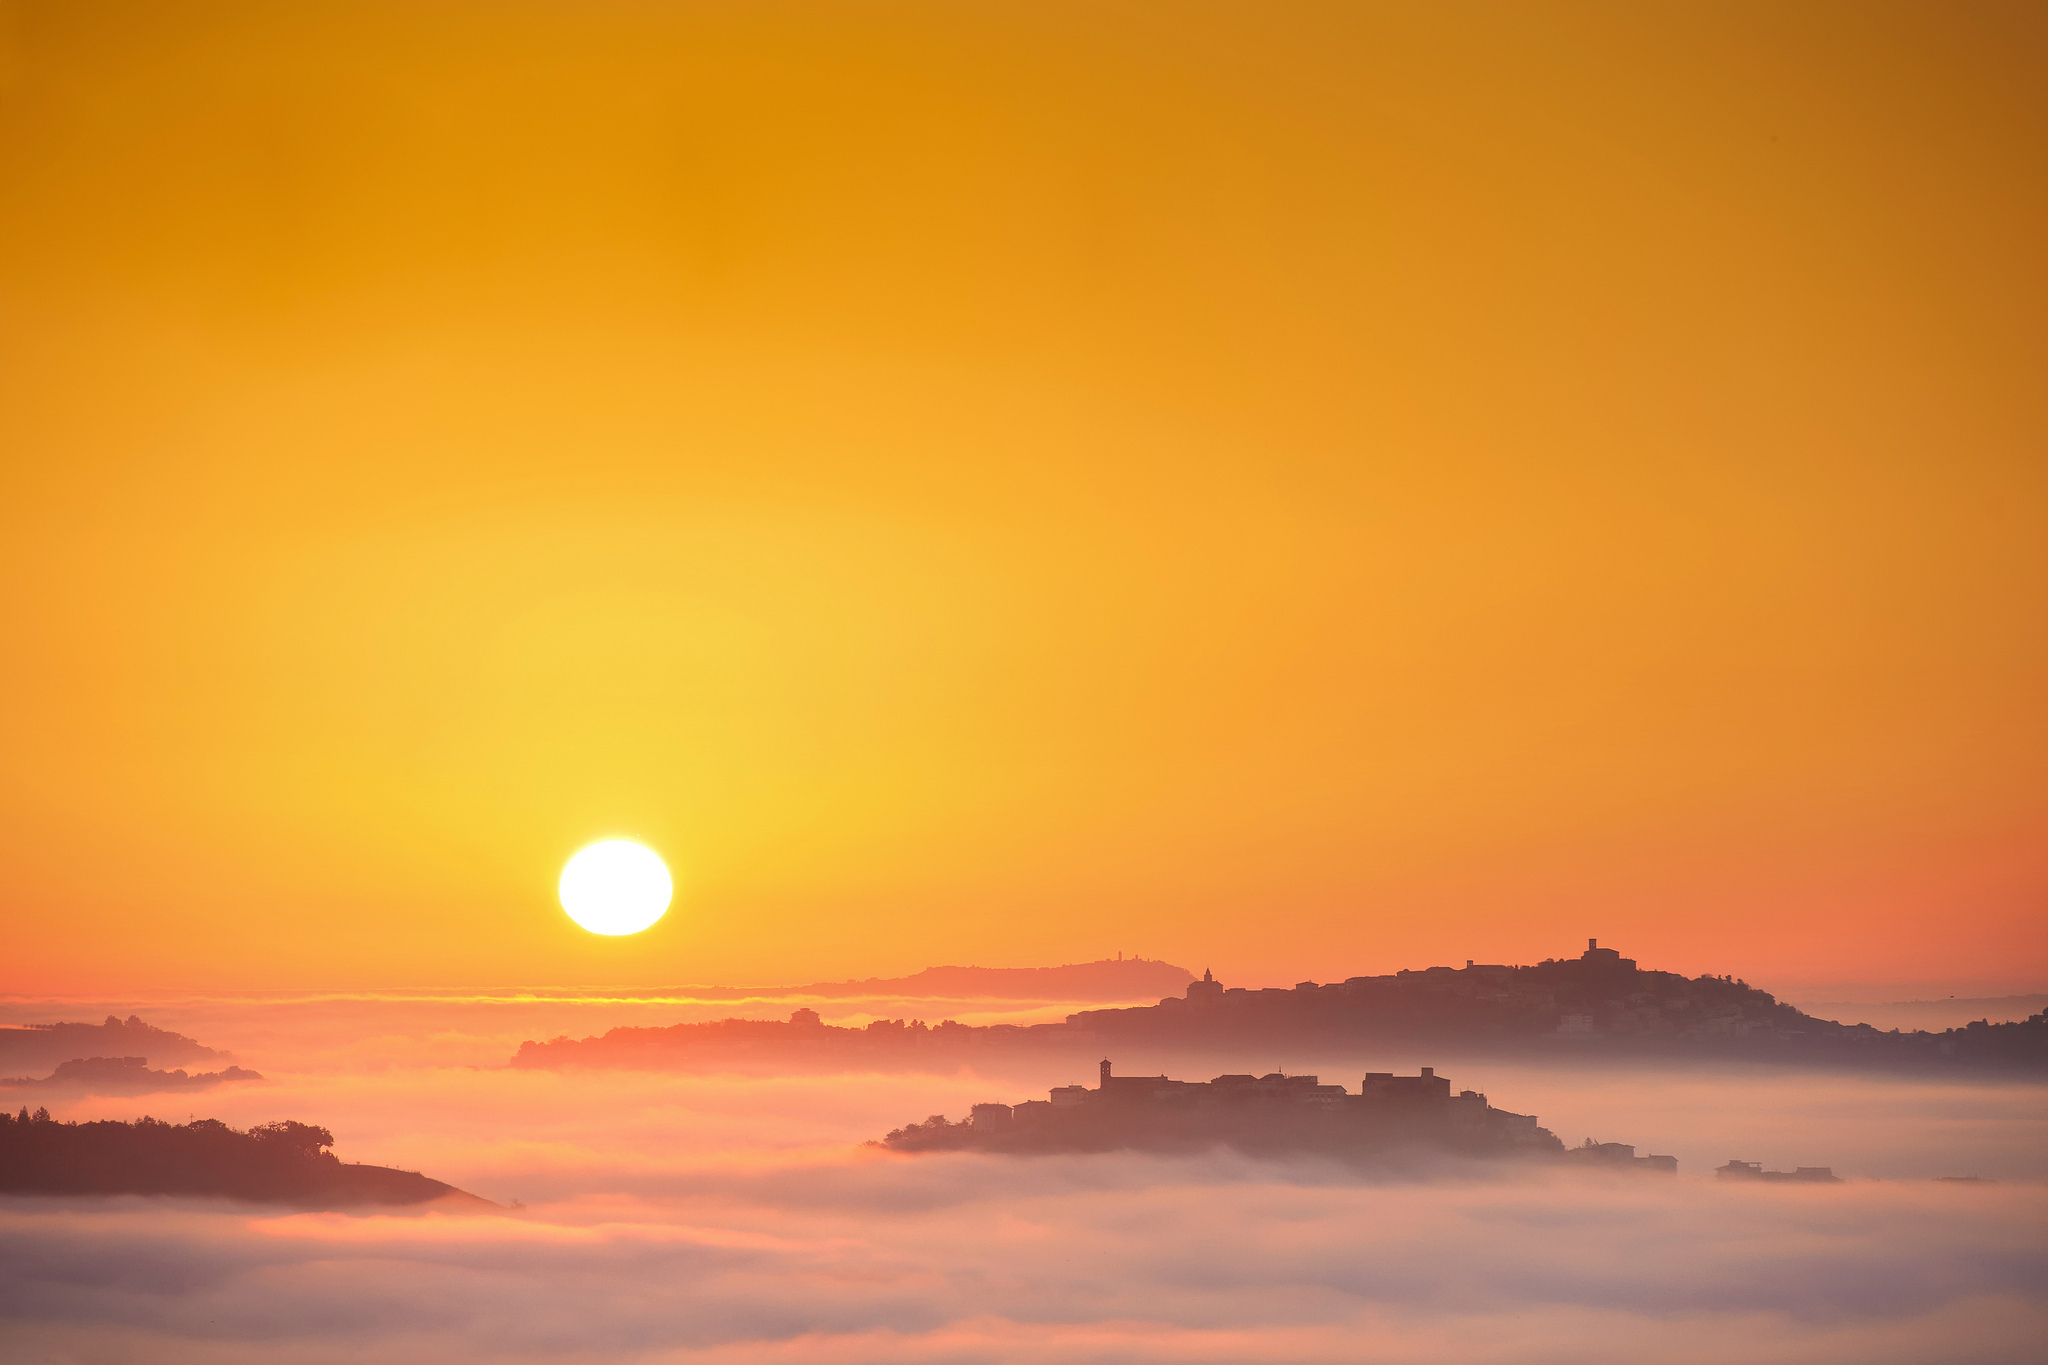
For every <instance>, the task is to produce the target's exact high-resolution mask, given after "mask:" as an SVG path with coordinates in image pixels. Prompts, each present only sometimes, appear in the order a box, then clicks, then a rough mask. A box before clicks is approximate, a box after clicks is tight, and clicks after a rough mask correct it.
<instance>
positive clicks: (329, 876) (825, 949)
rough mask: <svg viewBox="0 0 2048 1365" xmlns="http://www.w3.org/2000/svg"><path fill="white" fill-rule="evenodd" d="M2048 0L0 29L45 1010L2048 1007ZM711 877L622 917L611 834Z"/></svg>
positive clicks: (710, 11)
mask: <svg viewBox="0 0 2048 1365" xmlns="http://www.w3.org/2000/svg"><path fill="white" fill-rule="evenodd" d="M2044 70H2048V11H2044V10H2043V9H2042V8H2041V7H2039V6H2037V5H2026V4H2010V5H1997V4H1958V5H1924V4H1923V5H1904V6H1900V5H1884V4H1874V3H1853V4H1840V5H1828V4H1803V5H1796V6H1786V5H1780V4H1754V5H1742V4H1712V5H1684V4H1658V5H1640V4H1614V5H1593V6H1572V5H1507V4H1492V5H1436V4H1420V3H1417V4H1356V3H1341V4H1339V3H1331V4H1267V3H1256V4H1255V3H1244V4H1234V5H1213V4H1173V5H1162V4H1151V3H1124V4H1109V3H1087V4H1058V3H1053V4H1048V3H1044V2H1043V0H1031V2H1030V3H1016V4H995V3H977V4H863V3H830V4H793V3H749V4H741V3H716V4H685V3H673V4H657V3H625V2H623V0H621V2H619V3H578V4H570V3H560V4H543V3H525V4H483V3H470V4H449V3H398V2H397V0H393V3H388V4H328V5H318V6H299V5H288V6H278V5H271V4H246V5H244V4H224V3H211V4H210V3H192V4H182V5H176V6H169V5H154V4H142V3H134V4H121V5H106V4H95V3H82V2H80V0H67V2H66V3H30V4H19V3H17V4H11V5H6V6H5V7H4V8H0V639H4V645H0V746H4V755H5V757H4V760H0V920H4V925H5V938H6V947H5V952H4V953H0V960H4V963H5V966H4V969H0V989H4V990H8V991H15V992H20V991H44V990H48V991H64V992H74V991H83V990H88V989H100V988H108V987H114V986H121V987H129V988H133V987H146V986H163V987H167V988H168V987H173V986H176V987H209V988H216V987H217V988H269V987H279V986H293V987H298V986H319V985H347V984H369V983H379V984H392V983H480V982H497V983H507V982H510V983H534V984H539V983H562V982H658V983H678V982H693V981H694V982H710V981H733V980H742V981H756V982H774V981H804V980H811V979H816V978H818V977H821V976H833V977H837V976H866V975H871V974H877V973H886V974H893V973H896V972H899V971H906V970H914V969H916V968H918V967H922V966H925V965H927V964H930V963H934V962H942V961H943V962H982V963H989V964H1031V963H1050V962H1060V961H1072V960H1080V959H1085V958H1091V957H1097V956H1102V955H1105V954H1108V953H1111V952H1114V951H1116V950H1118V949H1122V950H1125V951H1130V952H1143V953H1145V954H1146V955H1148V956H1165V957H1169V958H1171V959H1172V960H1175V961H1179V962H1182V963H1184V964H1186V965H1189V966H1192V967H1195V968H1196V969H1197V970H1199V969H1200V968H1201V967H1203V966H1214V967H1216V968H1217V969H1218V971H1219V973H1224V974H1228V975H1229V976H1231V977H1232V979H1234V980H1239V981H1246V982H1249V983H1252V984H1270V983H1285V982H1291V981H1293V980H1295V979H1298V978H1301V977H1318V978H1330V977H1341V976H1345V975H1350V974H1353V973H1357V972H1364V971H1380V970H1390V969H1392V968H1394V967H1399V966H1420V965H1427V964H1428V963H1430V962H1439V961H1462V960H1463V959H1464V958H1466V957H1477V958H1479V959H1481V960H1494V961H1533V960H1535V959H1537V958H1539V957H1542V956H1546V955H1550V954H1552V953H1555V952H1559V951H1566V950H1570V949H1572V948H1573V947H1574V946H1575V945H1576V944H1578V943H1579V942H1580V941H1581V940H1582V939H1583V937H1584V936H1585V935H1587V934H1599V935H1600V936H1601V937H1602V938H1603V939H1604V940H1607V941H1609V942H1613V943H1615V944H1618V945H1619V946H1622V947H1624V948H1625V949H1628V950H1631V951H1633V952H1635V953H1636V954H1637V955H1638V956H1639V957H1640V958H1642V959H1643V961H1644V962H1645V965H1659V966H1670V967H1677V968H1683V969H1686V970H1690V971H1709V970H1711V971H1730V972H1735V973H1737V974H1740V975H1744V976H1747V977H1748V978H1749V979H1751V980H1752V981H1755V982H1757V983H1758V984H1763V985H1766V986H1779V985H1783V984H1785V983H1790V982H1795V981H1796V982H1813V983H1826V982H1835V981H1845V982H1846V981H1957V982H1965V981H1967V982H1995V983H2001V984H2009V985H2010V986H2011V987H2012V988H2014V989H2018V988H2022V987H2026V986H2032V987H2034V988H2036V989H2038V988H2040V987H2041V986H2042V985H2043V984H2048V941H2044V934H2043V931H2042V924H2043V912H2044V909H2048V704H2044V703H2048V385H2044V375H2048V348H2044V340H2048V251H2044V249H2043V244H2044V243H2048V80H2044V79H2043V72H2044ZM617 836H624V837H634V838H639V839H642V840H644V841H646V842H648V843H650V844H651V845H653V846H654V847H656V848H657V849H659V850H660V851H661V852H662V853H663V854H664V855H665V856H666V857H668V859H669V861H670V863H671V865H672V867H673V868H674V869H675V871H676V874H677V879H678V882H679V884H680V886H681V887H682V896H681V898H680V899H679V901H678V905H677V907H676V909H675V910H673V911H672V912H671V913H670V915H669V917H668V918H667V919H666V920H664V921H663V922H662V924H661V925H659V926H657V928H655V929H653V930H650V931H649V932H648V933H646V934H644V935H641V936H638V937H636V938H631V939H620V940H600V939H596V938H593V937H592V936H589V935H586V934H584V933H582V932H581V931H580V930H577V929H576V928H575V927H574V926H573V925H572V924H570V923H569V921H568V920H567V919H566V918H565V917H564V916H563V915H562V914H561V912H560V911H559V909H558V908H557V907H556V906H555V904H554V899H553V888H554V879H555V876H556V874H557V872H558V871H559V869H560V866H561V864H562V862H563V860H564V859H565V858H566V857H567V856H568V855H569V854H570V853H571V852H573V851H574V850H575V849H576V848H577V847H579V846H581V845H582V844H584V843H587V842H589V841H591V840H594V839H598V838H604V837H617Z"/></svg>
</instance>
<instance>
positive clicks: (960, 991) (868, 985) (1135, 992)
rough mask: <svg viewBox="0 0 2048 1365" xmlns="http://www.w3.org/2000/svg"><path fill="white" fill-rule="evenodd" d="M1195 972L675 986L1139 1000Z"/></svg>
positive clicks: (1106, 962)
mask: <svg viewBox="0 0 2048 1365" xmlns="http://www.w3.org/2000/svg"><path fill="white" fill-rule="evenodd" d="M1194 979H1195V974H1194V973H1193V972H1191V971H1189V970H1188V969H1187V968H1185V967H1176V966H1175V965H1174V964H1172V963H1171V962H1160V961H1155V960H1152V959H1149V958H1142V957H1107V958H1103V959H1102V960H1100V961H1098V962H1075V963H1069V964H1067V965H1065V966H1061V967H927V968H925V969H924V970H923V971H921V972H918V973H915V974H914V975H911V976H871V977H869V978H867V979H866V980H864V981H816V982H813V983H811V984H810V985H808V986H676V987H672V988H669V989H670V991H671V992H672V993H674V994H678V995H682V994H687V995H691V996H694V997H696V998H697V999H700V1000H743V999H746V998H748V997H750V996H791V995H810V996H817V997H819V998H821V999H844V998H847V997H853V996H867V995H892V996H902V997H906V998H910V999H920V998H925V997H930V998H934V999H962V998H966V999H983V998H985V999H990V1000H1137V999H1142V998H1144V997H1146V996H1154V995H1158V994H1160V993H1161V992H1163V991H1178V990H1181V989H1183V988H1184V987H1185V986H1186V985H1187V984H1188V983H1189V982H1190V981H1193V980H1194Z"/></svg>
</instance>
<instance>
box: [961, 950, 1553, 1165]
mask: <svg viewBox="0 0 2048 1365" xmlns="http://www.w3.org/2000/svg"><path fill="white" fill-rule="evenodd" d="M1196 984H1198V985H1199V984H1200V983H1199V982H1198V983H1196ZM1062 1115H1073V1116H1075V1117H1076V1118H1081V1117H1084V1116H1085V1117H1086V1118H1088V1119H1092V1120H1096V1121H1110V1122H1114V1121H1115V1120H1117V1119H1119V1118H1124V1119H1135V1120H1145V1121H1152V1122H1157V1121H1159V1120H1162V1119H1164V1120H1168V1121H1171V1119H1172V1118H1173V1117H1174V1116H1176V1115H1182V1116H1186V1117H1187V1118H1188V1119H1190V1120H1191V1121H1193V1122H1194V1123H1195V1124H1196V1125H1197V1126H1199V1124H1200V1122H1201V1120H1202V1119H1203V1118H1204V1117H1210V1118H1224V1119H1233V1120H1237V1121H1239V1122H1240V1123H1243V1122H1247V1121H1248V1122H1250V1123H1252V1124H1255V1125H1262V1126H1266V1127H1274V1128H1284V1127H1286V1126H1288V1125H1290V1124H1297V1123H1302V1122H1306V1123H1308V1124H1310V1125H1312V1126H1318V1127H1327V1125H1318V1124H1317V1123H1316V1121H1317V1120H1318V1119H1319V1118H1324V1117H1327V1118H1328V1119H1331V1120H1335V1121H1338V1122H1340V1123H1341V1122H1342V1121H1343V1120H1345V1119H1352V1120H1356V1121H1357V1124H1356V1126H1358V1127H1360V1128H1379V1129H1383V1130H1387V1131H1395V1130H1398V1132H1399V1134H1400V1135H1402V1136H1405V1137H1411V1138H1415V1139H1421V1140H1429V1139H1441V1140H1443V1141H1446V1142H1448V1143H1449V1144H1450V1145H1452V1146H1455V1147H1460V1148H1473V1149H1501V1148H1521V1149H1535V1150H1540V1149H1555V1148H1557V1147H1558V1145H1559V1144H1558V1141H1557V1139H1556V1138H1555V1137H1554V1136H1552V1135H1551V1133H1550V1132H1549V1131H1548V1130H1547V1129H1545V1128H1543V1127H1541V1126H1540V1125H1538V1123H1537V1122H1536V1116H1535V1115H1533V1114H1513V1113H1509V1112H1508V1111H1506V1110H1504V1109H1495V1108H1494V1107H1493V1106H1492V1105H1490V1104H1488V1103H1487V1100H1486V1096H1485V1095H1483V1094H1480V1093H1479V1092H1478V1091H1476V1090H1461V1091H1459V1092H1458V1093H1457V1094H1455V1095H1454V1094H1452V1093H1451V1083H1450V1080H1449V1079H1448V1078H1446V1077H1443V1076H1439V1075H1437V1074H1436V1071H1435V1069H1434V1068H1432V1067H1423V1068H1422V1069H1421V1071H1420V1072H1419V1073H1418V1074H1417V1075H1413V1076H1397V1075H1395V1074H1393V1073H1392V1072H1387V1071H1375V1072H1368V1073H1367V1074H1366V1076H1365V1078H1364V1080H1363V1081H1362V1082H1361V1083H1360V1084H1359V1088H1358V1093H1356V1094H1352V1093H1351V1092H1350V1091H1348V1090H1346V1089H1345V1088H1344V1087H1343V1086H1341V1085H1325V1084H1323V1082H1322V1080H1321V1078H1320V1077H1317V1076H1289V1075H1286V1074H1285V1073H1283V1072H1278V1071H1275V1072H1270V1073H1268V1074H1266V1075H1264V1076H1253V1075H1235V1074H1234V1075H1224V1076H1217V1077H1215V1078H1213V1079H1211V1080H1207V1081H1177V1080H1174V1079H1172V1078H1171V1077H1168V1076H1119V1075H1117V1074H1115V1072H1114V1070H1113V1069H1112V1067H1111V1064H1110V1062H1109V1061H1108V1060H1107V1059H1105V1060H1104V1061H1103V1062H1102V1064H1101V1072H1100V1074H1099V1077H1098V1084H1097V1085H1096V1086H1095V1087H1094V1088H1092V1089H1091V1088H1089V1087H1088V1086H1084V1085H1063V1086H1058V1087H1055V1088H1054V1089H1053V1090H1052V1091H1051V1092H1050V1094H1049V1095H1048V1096H1047V1097H1046V1098H1045V1099H1042V1100H1025V1101H1023V1102H1022V1103H1021V1104H1014V1105H1012V1104H977V1105H975V1106H974V1108H973V1109H972V1110H971V1111H970V1112H969V1114H968V1119H967V1124H968V1126H970V1127H972V1128H974V1129H977V1130H982V1131H995V1130H1008V1129H1013V1128H1015V1127H1018V1126H1033V1125H1035V1124H1037V1123H1040V1122H1052V1123H1058V1122H1059V1121H1060V1119H1061V1116H1062Z"/></svg>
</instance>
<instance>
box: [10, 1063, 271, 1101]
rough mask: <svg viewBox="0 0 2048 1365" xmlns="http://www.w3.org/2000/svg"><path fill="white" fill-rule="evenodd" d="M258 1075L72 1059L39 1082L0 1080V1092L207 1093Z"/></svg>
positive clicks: (257, 1078)
mask: <svg viewBox="0 0 2048 1365" xmlns="http://www.w3.org/2000/svg"><path fill="white" fill-rule="evenodd" d="M262 1079H263V1077H262V1075H261V1074H260V1073H259V1072H255V1071H245V1070H243V1069H242V1068H241V1067H239V1066H231V1067H228V1068H227V1069H226V1070H223V1071H202V1072H200V1073H199V1074H198V1075H196V1076H194V1075H187V1074H186V1073H185V1072H184V1071H183V1070H178V1071H151V1070H150V1069H149V1066H148V1063H147V1059H145V1058H142V1057H76V1058H73V1059H72V1060H71V1061H68V1062H62V1063H59V1064H58V1067H57V1069H56V1070H55V1071H53V1072H51V1073H50V1074H49V1075H48V1076H45V1077H43V1078H42V1079H41V1080H36V1079H33V1078H31V1077H27V1076H22V1077H18V1078H16V1079H13V1080H0V1090H75V1091H80V1092H83V1093H87V1094H93V1095H150V1094H155V1093H157V1092H159V1091H164V1090H211V1089H212V1088H213V1087H214V1086H216V1085H220V1084H223V1083H225V1082H233V1081H260V1080H262Z"/></svg>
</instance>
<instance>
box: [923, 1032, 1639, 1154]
mask: <svg viewBox="0 0 2048 1365" xmlns="http://www.w3.org/2000/svg"><path fill="white" fill-rule="evenodd" d="M883 1145H885V1146H888V1147H892V1148H895V1149H896V1150H898V1151H904V1152H918V1151H934V1150H948V1149H963V1148H965V1149H978V1150H985V1151H999V1152H1055V1151H1106V1150H1110V1149H1112V1148H1140V1149H1152V1150H1169V1151H1170V1150H1185V1149H1190V1148H1196V1147H1202V1146H1215V1145H1222V1146H1231V1147H1236V1148H1239V1149H1241V1150H1244V1151H1248V1152H1252V1153H1255V1154H1271V1153H1279V1152H1316V1153H1321V1154H1325V1155H1330V1156H1338V1157H1345V1156H1352V1157H1361V1156H1380V1155H1387V1154H1391V1153H1394V1152H1398V1151H1412V1150H1424V1151H1436V1152H1443V1153H1450V1154H1456V1155H1462V1156H1480V1157H1527V1156H1541V1157H1556V1158H1565V1159H1570V1160H1577V1161H1584V1162H1590V1163H1595V1164H1600V1165H1610V1166H1616V1165H1618V1166H1629V1167H1636V1168H1643V1169H1649V1170H1656V1171H1666V1172H1671V1171H1676V1170H1677V1169H1678V1162H1677V1160H1676V1159H1675V1158H1673V1157H1668V1156H1648V1157H1638V1156H1636V1154H1635V1149H1634V1148H1633V1147H1630V1146H1627V1145H1626V1144H1622V1143H1594V1142H1592V1141H1591V1140H1590V1139H1589V1140H1588V1142H1587V1143H1586V1145H1585V1147H1583V1148H1574V1149H1572V1150H1570V1151H1567V1150H1566V1149H1565V1147H1564V1145H1563V1144H1562V1143H1560V1142H1559V1141H1558V1140H1557V1138H1556V1137H1555V1136H1554V1135H1553V1134H1552V1133H1551V1132H1550V1130H1548V1129H1547V1128H1544V1127H1542V1126H1541V1125H1539V1124H1538V1123H1537V1121H1536V1116H1535V1115H1533V1114H1516V1113H1510V1112H1509V1111H1507V1110H1505V1109H1496V1108H1494V1107H1493V1106H1492V1105H1491V1104H1489V1103H1488V1102H1487V1099H1486V1096H1485V1095H1483V1094H1480V1093H1479V1092H1478V1091H1476V1090H1460V1091H1457V1092H1456V1093H1453V1092H1452V1090H1451V1083H1450V1080H1449V1079H1448V1078H1446V1077H1443V1076H1439V1075H1437V1074H1436V1071H1435V1069H1434V1068H1432V1067H1423V1068H1422V1069H1421V1071H1420V1072H1419V1073H1418V1074H1416V1075H1413V1076H1398V1075H1395V1074H1393V1073H1392V1072H1385V1071H1373V1072H1368V1073H1366V1075H1365V1078H1364V1080H1362V1081H1361V1082H1360V1084H1359V1087H1358V1091H1357V1093H1356V1094H1353V1093H1352V1092H1350V1091H1348V1090H1346V1089H1345V1088H1344V1087H1343V1086H1342V1085H1331V1084H1325V1083H1324V1082H1323V1081H1322V1079H1321V1077H1318V1076H1289V1075H1286V1074H1284V1073H1282V1072H1277V1071H1276V1072H1270V1073H1268V1074H1266V1075H1263V1076H1254V1075H1250V1074H1241V1075H1223V1076H1217V1077H1215V1078H1214V1079H1212V1080H1207V1081H1178V1080H1174V1079H1172V1078H1171V1077H1167V1076H1119V1075H1117V1074H1115V1072H1114V1070H1113V1068H1112V1066H1111V1064H1110V1062H1109V1061H1108V1060H1107V1059H1105V1060H1104V1061H1103V1062H1102V1063H1101V1067H1100V1072H1099V1076H1098V1081H1097V1084H1096V1085H1095V1086H1094V1088H1092V1089H1091V1088H1090V1087H1088V1086H1083V1085H1063V1086H1058V1087H1055V1088H1054V1089H1053V1090H1052V1091H1051V1092H1050V1093H1049V1094H1048V1095H1047V1096H1046V1098H1045V1099H1042V1100H1025V1101H1023V1102H1021V1103H1019V1104H996V1103H988V1104H977V1105H975V1106H974V1107H973V1108H972V1109H971V1110H970V1111H969V1112H968V1115H967V1117H966V1118H965V1119H964V1120H962V1121H961V1122H959V1123H951V1122H948V1121H947V1119H946V1118H945V1116H944V1115H939V1114H935V1115H933V1116H932V1117H931V1118H928V1119H926V1120H925V1121H924V1122H923V1123H913V1124H910V1125H908V1126H906V1127H903V1128H899V1129H896V1130H895V1131H894V1132H891V1133H890V1134H889V1135H888V1137H887V1138H885V1139H883Z"/></svg>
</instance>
